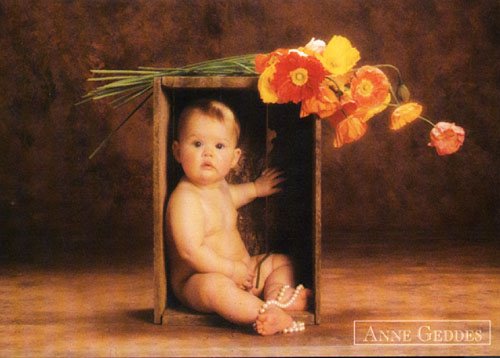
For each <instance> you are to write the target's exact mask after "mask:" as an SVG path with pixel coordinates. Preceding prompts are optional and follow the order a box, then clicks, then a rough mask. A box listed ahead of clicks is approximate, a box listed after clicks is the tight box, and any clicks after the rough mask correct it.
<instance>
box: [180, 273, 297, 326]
mask: <svg viewBox="0 0 500 358" xmlns="http://www.w3.org/2000/svg"><path fill="white" fill-rule="evenodd" d="M182 295H183V297H180V298H181V300H182V301H184V303H185V304H186V305H188V306H189V307H191V308H193V309H195V310H197V311H201V312H215V313H217V314H219V315H220V316H222V317H224V318H225V319H227V320H228V321H231V322H233V323H237V324H252V323H254V322H256V320H257V316H258V315H259V310H260V309H261V307H262V305H263V304H264V302H263V301H262V300H260V299H259V298H257V297H255V296H254V295H252V294H251V293H249V292H247V291H244V290H242V289H241V288H239V287H237V286H236V284H235V283H234V282H233V281H232V280H230V279H229V278H227V277H226V276H224V275H221V274H218V273H206V274H194V275H193V276H191V277H190V278H189V279H188V280H187V281H186V284H185V286H184V288H183V290H182ZM274 308H276V309H274ZM274 308H273V310H272V312H273V313H274V314H273V319H272V320H271V321H269V322H268V324H267V325H266V326H265V327H264V328H262V329H261V330H260V331H259V330H258V332H259V333H260V334H263V335H268V334H274V333H276V332H279V331H282V330H283V329H285V328H288V327H290V326H291V324H292V321H293V320H292V318H291V317H290V316H289V315H288V314H287V313H285V312H284V311H283V310H281V309H279V308H277V307H274ZM270 311H271V310H270Z"/></svg>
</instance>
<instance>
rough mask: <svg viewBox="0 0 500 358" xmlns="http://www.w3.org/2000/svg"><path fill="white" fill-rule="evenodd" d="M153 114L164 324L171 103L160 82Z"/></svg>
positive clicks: (157, 269) (157, 301)
mask: <svg viewBox="0 0 500 358" xmlns="http://www.w3.org/2000/svg"><path fill="white" fill-rule="evenodd" d="M153 101H154V115H153V152H152V156H153V158H152V160H153V173H152V178H153V242H154V322H155V323H157V324H160V323H162V315H163V312H164V310H165V306H166V303H167V275H166V266H165V238H164V228H165V223H164V218H165V210H166V200H167V145H168V143H167V133H168V131H167V128H168V123H169V118H170V115H169V104H168V100H167V98H166V97H165V95H164V94H163V89H162V86H161V79H159V78H157V79H155V83H154V96H153Z"/></svg>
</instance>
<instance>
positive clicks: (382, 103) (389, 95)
mask: <svg viewBox="0 0 500 358" xmlns="http://www.w3.org/2000/svg"><path fill="white" fill-rule="evenodd" d="M359 60H360V54H359V51H358V50H357V49H356V48H355V47H353V46H352V44H351V42H350V41H349V40H348V39H347V38H345V37H342V36H333V37H332V38H331V40H330V41H329V42H328V44H327V43H325V42H324V41H322V40H317V39H314V38H313V39H311V41H309V43H308V44H306V45H305V46H303V47H299V48H296V49H283V48H280V49H277V50H275V51H273V52H271V53H268V54H257V55H244V56H236V57H229V58H223V59H216V60H211V61H205V62H200V63H197V64H193V65H188V66H184V67H180V68H163V69H158V68H147V67H141V68H139V70H137V71H134V70H132V71H120V70H94V71H92V72H94V73H96V74H101V75H102V74H104V75H106V76H105V77H93V78H90V79H89V80H90V81H107V82H109V83H108V84H106V85H103V86H100V87H98V88H96V89H95V90H93V91H91V92H89V93H88V94H86V95H85V96H84V98H83V101H82V102H86V101H89V100H92V99H101V98H105V97H109V96H116V95H119V96H118V97H117V98H116V99H115V100H114V101H113V102H112V103H113V104H114V105H115V106H120V105H123V104H125V103H127V102H129V101H130V100H132V99H135V98H137V97H139V96H141V95H143V94H146V93H150V92H151V91H152V80H153V78H154V77H157V76H256V75H258V76H259V80H258V90H259V93H260V97H261V99H262V101H263V102H264V103H277V104H280V103H288V102H293V103H300V117H308V116H310V115H313V116H316V117H318V118H321V119H323V120H326V121H328V122H329V123H330V125H331V126H332V128H333V129H334V130H335V137H334V140H333V146H334V147H335V148H338V147H341V146H343V145H345V144H347V143H351V142H354V141H356V140H358V139H360V138H361V137H362V136H363V135H364V134H365V133H366V131H367V129H368V122H369V120H370V119H372V118H373V117H374V116H375V115H376V114H378V113H381V112H382V111H385V110H387V109H389V108H390V109H392V112H391V114H390V129H392V130H399V129H401V128H402V127H404V126H406V125H407V124H409V123H411V122H414V121H415V120H417V119H419V120H422V121H424V122H426V123H428V124H429V125H431V127H432V129H431V131H430V136H429V137H430V138H429V143H428V145H429V146H431V147H434V148H435V149H436V152H437V154H438V155H448V154H452V153H455V152H456V151H457V150H459V149H460V147H461V146H462V144H463V142H464V138H465V131H464V129H463V128H461V127H459V126H457V125H455V124H454V123H450V122H444V121H443V122H438V123H436V124H434V123H433V122H431V121H430V120H429V119H428V118H425V117H423V116H422V115H421V114H422V109H423V108H422V105H421V104H419V103H417V102H412V101H410V91H409V90H408V87H407V86H406V85H405V84H404V82H403V80H402V76H401V73H400V71H399V70H398V69H397V68H396V67H395V66H393V65H388V64H382V65H364V66H361V67H355V66H356V64H357V63H358V61H359ZM384 70H393V71H395V72H396V74H397V83H396V84H395V85H393V84H392V83H391V81H390V79H389V77H388V76H387V75H386V73H385V72H384ZM109 75H111V76H109ZM147 98H148V97H147ZM147 98H146V99H147ZM144 101H145V100H144ZM144 101H143V102H141V104H140V105H139V107H140V106H141V105H142V104H143V103H144ZM137 109H138V108H136V109H135V110H134V112H135V111H136V110H137ZM134 112H132V113H134ZM128 118H130V115H129V116H128V117H127V119H128ZM122 124H123V123H122ZM120 126H121V125H120ZM107 139H109V138H107Z"/></svg>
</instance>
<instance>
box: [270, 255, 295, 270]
mask: <svg viewBox="0 0 500 358" xmlns="http://www.w3.org/2000/svg"><path fill="white" fill-rule="evenodd" d="M272 258H273V268H274V269H277V268H278V267H282V266H292V260H291V259H290V257H289V256H287V255H284V254H273V255H272Z"/></svg>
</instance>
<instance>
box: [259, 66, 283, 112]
mask: <svg viewBox="0 0 500 358" xmlns="http://www.w3.org/2000/svg"><path fill="white" fill-rule="evenodd" d="M275 72H276V66H275V65H272V66H268V67H267V68H266V69H265V70H264V72H262V74H261V75H260V77H259V82H258V84H257V86H258V88H259V93H260V98H261V99H262V102H264V103H276V102H278V95H277V94H276V92H275V91H274V89H273V88H272V86H271V80H272V79H273V77H274V73H275Z"/></svg>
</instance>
